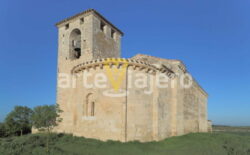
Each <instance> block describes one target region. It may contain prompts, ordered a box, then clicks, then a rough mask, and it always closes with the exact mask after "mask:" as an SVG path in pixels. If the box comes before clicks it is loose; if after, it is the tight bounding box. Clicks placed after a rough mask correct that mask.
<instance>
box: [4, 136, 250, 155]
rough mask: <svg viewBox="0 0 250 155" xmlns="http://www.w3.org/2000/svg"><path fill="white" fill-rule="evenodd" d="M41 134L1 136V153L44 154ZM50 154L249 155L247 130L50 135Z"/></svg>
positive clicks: (43, 137)
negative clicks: (123, 138) (136, 138)
mask: <svg viewBox="0 0 250 155" xmlns="http://www.w3.org/2000/svg"><path fill="white" fill-rule="evenodd" d="M46 140H47V137H46V135H44V134H35V135H26V136H22V137H11V138H2V139H0V154H1V155H2V154H3V155H8V154H10V155H20V154H21V155H26V154H27V155H30V154H34V155H40V154H41V155H43V154H48V153H47V152H46ZM49 154H52V155H147V154H148V155H151V154H154V155H168V154H169V155H244V154H245V155H250V133H249V132H228V133H225V132H215V133H194V134H188V135H184V136H180V137H173V138H168V139H166V140H163V141H160V142H150V143H139V142H129V143H120V142H115V141H108V142H101V141H98V140H93V139H85V138H79V137H73V136H71V135H63V134H52V135H51V140H50V153H49Z"/></svg>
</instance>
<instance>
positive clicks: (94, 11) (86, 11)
mask: <svg viewBox="0 0 250 155" xmlns="http://www.w3.org/2000/svg"><path fill="white" fill-rule="evenodd" d="M87 13H95V14H96V15H98V16H99V17H100V18H101V19H102V20H104V21H105V22H106V23H107V24H109V25H110V26H112V27H113V28H114V29H115V30H116V31H118V32H119V33H121V35H124V33H123V32H122V31H121V30H119V29H118V28H117V27H115V26H114V25H113V24H112V23H111V22H109V21H108V20H107V19H106V18H105V17H103V16H102V15H101V14H100V13H98V12H97V11H96V10H94V9H88V10H85V11H83V12H81V13H78V14H76V15H74V16H71V17H69V18H66V19H64V20H62V21H60V22H58V23H56V26H58V25H60V24H62V23H64V22H67V21H69V20H71V19H73V18H76V17H79V16H81V15H84V14H87Z"/></svg>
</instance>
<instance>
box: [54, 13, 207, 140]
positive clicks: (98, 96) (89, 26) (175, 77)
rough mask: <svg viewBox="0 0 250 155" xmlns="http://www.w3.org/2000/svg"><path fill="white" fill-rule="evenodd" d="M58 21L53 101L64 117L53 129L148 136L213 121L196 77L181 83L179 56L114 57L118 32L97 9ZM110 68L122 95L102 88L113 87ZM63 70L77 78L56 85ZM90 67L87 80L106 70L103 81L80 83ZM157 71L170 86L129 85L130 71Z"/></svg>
mask: <svg viewBox="0 0 250 155" xmlns="http://www.w3.org/2000/svg"><path fill="white" fill-rule="evenodd" d="M82 18H84V19H82ZM83 21H84V22H83ZM103 23H104V24H105V26H104V27H102V24H103ZM67 24H68V25H67ZM57 26H58V30H59V41H58V42H59V45H58V87H57V103H58V104H59V105H60V107H61V109H62V110H63V113H62V114H61V117H62V118H63V121H62V122H61V123H60V124H59V126H58V127H57V128H56V129H55V131H56V132H64V133H72V134H74V135H76V136H84V137H87V138H96V139H100V140H109V139H111V140H119V141H122V142H126V141H133V140H139V141H142V142H146V141H154V140H155V141H158V140H162V139H164V138H166V137H170V136H177V135H183V134H186V133H190V132H207V131H210V130H211V129H210V128H211V123H208V121H207V93H206V92H205V91H204V90H203V89H202V88H201V87H200V86H199V85H198V83H197V82H195V81H193V84H192V86H191V87H190V88H183V87H182V86H181V84H180V81H181V80H182V79H181V76H182V75H183V74H185V73H187V70H186V67H185V65H184V64H183V63H182V62H181V61H179V60H169V59H161V58H156V57H152V56H147V55H141V54H139V55H136V56H135V57H133V58H131V59H115V58H119V57H120V55H121V54H120V40H121V36H122V33H121V32H120V31H118V30H117V28H115V27H114V26H113V25H112V24H110V22H107V20H103V17H100V16H99V15H98V14H97V13H96V12H95V11H94V12H93V11H92V12H91V11H89V12H87V13H83V14H79V15H77V16H75V17H73V18H69V19H68V20H65V21H63V22H60V23H59V24H57ZM75 29H78V30H80V31H81V36H80V38H81V39H80V41H81V56H80V58H78V59H77V58H73V59H72V58H70V53H71V52H72V49H71V48H72V47H71V41H72V40H71V41H70V35H71V32H72V31H74V30H75ZM111 33H113V34H111ZM76 38H77V37H76ZM78 38H79V37H78ZM72 44H73V43H72ZM105 58H113V59H105ZM107 62H108V63H107ZM107 71H108V72H107ZM109 72H111V73H112V77H115V76H118V77H119V78H120V81H121V83H120V86H119V89H120V90H125V95H122V96H120V97H117V96H116V97H111V96H107V95H105V94H104V92H109V91H110V90H113V89H114V86H113V85H114V82H112V80H110V78H111V77H110V75H109ZM62 73H65V74H67V75H69V76H70V78H74V79H75V82H73V84H72V85H71V87H68V88H62V87H60V86H59V81H60V75H61V74H62ZM88 73H89V74H91V78H88V80H87V82H88V83H95V81H96V79H95V78H94V77H96V76H97V75H100V73H101V74H103V75H106V76H107V77H108V80H107V83H106V85H107V87H105V88H96V87H93V88H86V87H83V86H82V83H83V82H84V81H83V78H82V76H84V75H86V74H88ZM161 73H164V74H165V75H167V76H168V77H169V81H168V83H169V84H170V85H169V87H168V88H159V87H158V86H157V85H156V84H155V83H153V84H152V85H150V86H147V87H144V88H138V87H133V86H131V85H133V83H135V82H136V80H135V78H133V77H136V76H137V75H139V74H142V75H145V77H147V79H151V80H152V81H156V78H157V76H158V75H159V74H161ZM120 74H121V75H120ZM118 80H119V79H118ZM149 81H150V80H149ZM149 81H148V82H149ZM131 83H132V84H131ZM150 90H151V93H150Z"/></svg>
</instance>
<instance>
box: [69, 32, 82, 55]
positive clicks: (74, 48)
mask: <svg viewBox="0 0 250 155" xmlns="http://www.w3.org/2000/svg"><path fill="white" fill-rule="evenodd" d="M69 46H70V47H69V58H70V59H71V60H74V59H79V58H80V57H81V52H82V50H81V31H80V30H79V29H74V30H73V31H72V32H71V33H70V37H69Z"/></svg>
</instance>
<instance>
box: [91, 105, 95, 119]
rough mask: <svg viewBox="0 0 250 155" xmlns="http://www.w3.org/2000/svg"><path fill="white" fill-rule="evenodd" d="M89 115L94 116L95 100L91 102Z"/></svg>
mask: <svg viewBox="0 0 250 155" xmlns="http://www.w3.org/2000/svg"><path fill="white" fill-rule="evenodd" d="M91 116H95V102H92V103H91Z"/></svg>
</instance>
